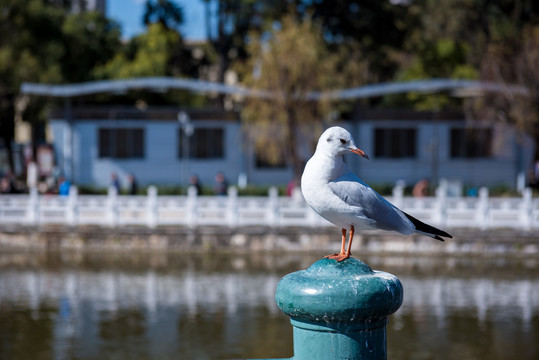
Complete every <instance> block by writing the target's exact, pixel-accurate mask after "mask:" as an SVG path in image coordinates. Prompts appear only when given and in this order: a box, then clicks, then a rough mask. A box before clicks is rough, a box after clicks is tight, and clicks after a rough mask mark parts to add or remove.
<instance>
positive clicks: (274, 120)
mask: <svg viewBox="0 0 539 360" xmlns="http://www.w3.org/2000/svg"><path fill="white" fill-rule="evenodd" d="M248 53H249V59H250V61H249V62H248V64H247V65H246V66H245V67H243V69H242V73H243V74H244V76H245V79H244V82H245V85H247V86H248V87H251V88H255V89H259V90H261V91H264V92H267V93H268V94H269V95H268V96H261V97H250V98H247V99H245V103H244V105H243V109H242V118H243V120H244V124H245V130H246V133H247V134H248V136H249V139H250V140H251V141H252V142H253V143H254V145H255V148H256V152H257V154H258V156H260V157H261V158H262V159H264V160H266V161H269V162H270V163H274V164H275V163H278V162H280V161H282V159H288V161H287V162H288V164H290V165H292V167H293V170H294V178H295V179H296V180H298V179H299V178H300V176H301V170H302V169H303V165H304V163H303V162H304V161H305V160H306V159H304V158H302V157H301V156H300V151H301V150H300V149H301V146H302V145H303V146H304V148H305V145H307V146H308V145H311V143H312V142H313V141H314V140H315V139H314V138H313V136H316V135H315V134H318V133H319V132H320V128H321V124H322V120H323V119H325V118H327V116H328V114H329V112H330V106H329V105H330V104H329V101H328V100H327V99H324V98H322V99H320V100H318V101H314V100H309V99H308V98H307V95H308V94H309V93H311V92H313V91H324V90H330V89H335V88H338V87H339V86H342V85H343V84H344V81H343V78H346V80H347V84H348V85H350V84H352V83H354V82H355V83H359V82H360V81H361V79H360V78H359V77H358V75H357V73H356V74H355V77H354V76H348V75H350V74H349V73H347V71H346V70H344V69H340V68H339V67H338V66H339V65H340V64H341V62H340V60H341V59H342V58H339V56H338V54H336V53H332V52H330V51H329V50H328V49H327V47H326V46H325V42H324V39H323V34H322V30H321V27H320V25H319V24H318V23H315V22H313V21H311V20H310V19H305V20H304V21H302V22H299V21H297V20H296V19H295V18H294V17H293V16H291V15H288V16H285V17H284V18H283V19H282V21H281V27H280V29H274V30H272V31H271V32H270V33H269V38H267V39H266V38H260V37H256V36H255V37H253V39H252V41H251V43H250V44H249V47H248ZM348 60H352V62H353V60H354V59H351V58H348ZM313 130H314V131H313Z"/></svg>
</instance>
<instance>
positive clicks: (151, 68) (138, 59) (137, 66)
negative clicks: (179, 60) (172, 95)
mask: <svg viewBox="0 0 539 360" xmlns="http://www.w3.org/2000/svg"><path fill="white" fill-rule="evenodd" d="M179 42H180V35H179V34H178V33H177V32H176V31H173V30H168V29H166V28H165V27H164V26H163V25H161V24H159V23H157V24H151V25H149V26H148V31H147V32H146V33H144V34H141V35H139V36H138V37H136V38H134V39H133V40H132V46H133V47H134V48H135V49H136V50H135V51H134V54H132V55H131V56H130V54H129V53H128V51H122V52H119V53H117V54H116V55H115V56H114V58H112V60H110V61H109V62H107V63H106V64H104V65H103V66H99V67H97V68H96V69H95V70H94V74H95V76H96V77H97V78H104V79H111V78H112V79H126V78H132V77H143V76H164V75H167V74H170V72H171V69H169V67H168V64H169V62H170V59H171V58H172V54H173V52H174V50H175V48H176V47H177V46H178V44H179ZM127 50H131V47H130V46H129V47H127Z"/></svg>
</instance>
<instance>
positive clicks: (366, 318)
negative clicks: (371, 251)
mask: <svg viewBox="0 0 539 360" xmlns="http://www.w3.org/2000/svg"><path fill="white" fill-rule="evenodd" d="M275 299H276V301H277V306H279V308H280V309H281V311H283V312H284V313H285V314H287V315H288V316H290V317H291V319H292V320H293V321H296V322H297V321H300V322H306V323H314V324H317V323H319V324H322V325H326V326H330V327H335V326H339V325H344V326H346V327H350V326H353V327H358V328H369V324H374V323H380V321H382V322H383V325H385V323H386V318H387V317H388V316H389V315H391V314H393V313H394V312H395V311H397V310H398V309H399V307H400V306H401V304H402V299H403V289H402V285H401V283H400V281H399V279H397V277H395V276H394V275H391V274H389V273H386V272H382V271H373V270H372V269H371V268H370V267H369V266H368V265H367V264H365V263H364V262H363V261H361V260H358V259H355V258H348V259H346V260H343V261H341V262H337V261H335V260H331V259H321V260H319V261H317V262H315V263H314V264H312V265H311V266H310V267H309V268H308V269H307V270H302V271H297V272H294V273H291V274H288V275H286V276H285V277H283V278H282V279H281V281H280V282H279V285H278V286H277V292H276V296H275ZM354 325H356V326H354Z"/></svg>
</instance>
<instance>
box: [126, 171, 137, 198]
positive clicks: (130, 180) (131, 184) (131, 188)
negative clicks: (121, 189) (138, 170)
mask: <svg viewBox="0 0 539 360" xmlns="http://www.w3.org/2000/svg"><path fill="white" fill-rule="evenodd" d="M127 191H128V193H129V195H137V193H138V183H137V179H136V178H135V175H134V174H129V175H127Z"/></svg>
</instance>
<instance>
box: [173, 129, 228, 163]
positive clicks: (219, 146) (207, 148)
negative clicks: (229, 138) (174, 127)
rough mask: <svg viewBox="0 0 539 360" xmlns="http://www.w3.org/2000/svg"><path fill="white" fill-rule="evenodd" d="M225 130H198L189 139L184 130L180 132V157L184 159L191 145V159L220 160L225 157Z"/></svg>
mask: <svg viewBox="0 0 539 360" xmlns="http://www.w3.org/2000/svg"><path fill="white" fill-rule="evenodd" d="M224 136H225V134H224V130H223V129H222V128H198V129H194V131H193V134H192V135H191V136H190V138H189V139H187V138H186V137H185V136H184V132H183V128H180V130H179V131H178V156H179V157H180V158H182V157H183V156H184V151H186V150H187V143H186V142H188V143H189V157H190V158H193V159H220V158H223V157H224V156H225V155H224Z"/></svg>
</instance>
